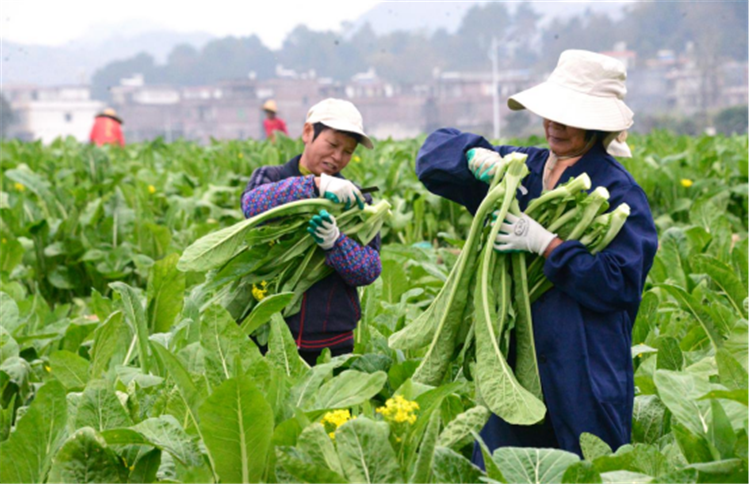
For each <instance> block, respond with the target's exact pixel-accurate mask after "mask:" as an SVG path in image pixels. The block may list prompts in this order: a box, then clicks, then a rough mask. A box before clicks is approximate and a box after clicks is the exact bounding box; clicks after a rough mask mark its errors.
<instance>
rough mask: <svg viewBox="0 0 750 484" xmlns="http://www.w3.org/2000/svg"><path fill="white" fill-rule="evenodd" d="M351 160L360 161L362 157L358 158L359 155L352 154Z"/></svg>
mask: <svg viewBox="0 0 750 484" xmlns="http://www.w3.org/2000/svg"><path fill="white" fill-rule="evenodd" d="M352 161H353V162H354V163H359V162H360V161H362V158H360V157H359V155H354V156H352Z"/></svg>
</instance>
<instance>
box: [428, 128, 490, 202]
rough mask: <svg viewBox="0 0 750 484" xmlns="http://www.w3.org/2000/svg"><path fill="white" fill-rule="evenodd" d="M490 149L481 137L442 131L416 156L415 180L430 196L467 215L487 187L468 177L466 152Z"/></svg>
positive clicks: (470, 176)
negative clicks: (460, 208)
mask: <svg viewBox="0 0 750 484" xmlns="http://www.w3.org/2000/svg"><path fill="white" fill-rule="evenodd" d="M472 148H487V149H493V146H492V145H491V144H490V143H489V142H488V141H487V140H485V139H484V138H482V137H481V136H478V135H475V134H471V133H462V132H461V131H459V130H457V129H454V128H442V129H439V130H437V131H435V132H433V133H432V134H430V135H429V136H428V137H427V139H426V140H425V142H424V144H423V145H422V147H421V148H420V149H419V152H418V153H417V169H416V171H417V177H418V178H419V181H421V182H422V183H423V184H424V186H425V187H426V188H427V189H428V190H429V191H430V192H432V193H434V194H436V195H440V196H441V197H444V198H447V199H448V200H452V201H454V202H456V203H460V204H461V205H463V206H464V207H466V208H467V209H468V210H469V211H470V212H471V213H474V212H476V210H477V208H479V204H480V203H482V199H484V197H485V195H487V185H486V184H485V183H483V182H481V181H479V180H477V179H476V178H474V175H472V173H471V171H469V167H468V165H467V164H466V152H467V151H469V150H470V149H472Z"/></svg>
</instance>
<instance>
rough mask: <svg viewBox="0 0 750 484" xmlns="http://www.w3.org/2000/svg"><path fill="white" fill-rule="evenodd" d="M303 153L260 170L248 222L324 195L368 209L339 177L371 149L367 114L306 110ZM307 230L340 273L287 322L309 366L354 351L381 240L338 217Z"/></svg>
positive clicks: (329, 107) (366, 199) (247, 204)
mask: <svg viewBox="0 0 750 484" xmlns="http://www.w3.org/2000/svg"><path fill="white" fill-rule="evenodd" d="M302 141H303V142H304V143H305V149H304V151H303V152H302V154H301V155H298V156H295V157H294V158H292V159H291V160H289V161H288V162H287V163H285V164H283V165H278V166H263V167H260V168H258V169H256V170H255V171H254V172H253V174H252V176H251V178H250V182H249V183H248V184H247V188H245V191H244V192H243V193H242V198H241V203H242V211H243V213H244V214H245V217H247V218H250V217H253V216H255V215H257V214H259V213H262V212H265V211H267V210H270V209H272V208H274V207H277V206H279V205H283V204H285V203H290V202H294V201H296V200H301V199H305V198H317V197H325V198H328V199H329V200H332V201H334V202H336V203H341V204H343V205H344V206H345V208H349V207H353V206H355V205H356V206H359V208H364V204H365V203H370V202H371V201H372V198H371V197H370V196H369V195H363V194H362V193H361V192H360V190H359V188H358V187H357V186H356V185H355V184H354V183H352V182H350V181H349V180H346V179H345V178H344V177H343V176H341V173H340V172H341V170H343V169H344V168H345V167H346V165H348V164H349V160H351V157H352V154H353V153H354V150H355V149H356V147H357V145H358V144H362V145H364V146H365V147H366V148H369V149H372V141H370V138H369V137H368V136H367V135H366V134H365V132H364V128H363V125H362V115H361V114H360V113H359V111H358V110H357V108H356V107H355V106H354V104H352V103H350V102H349V101H344V100H341V99H326V100H324V101H321V102H319V103H318V104H316V105H315V106H313V107H312V108H310V111H308V113H307V119H306V120H305V126H304V128H303V130H302ZM309 232H310V233H311V235H312V237H313V238H314V239H315V241H316V242H317V243H318V245H319V246H320V247H321V248H322V249H323V250H324V251H325V254H326V264H327V265H328V266H330V267H332V268H333V269H334V273H333V274H331V275H330V276H328V277H326V278H325V279H323V280H321V281H319V282H317V283H316V284H315V285H313V286H312V287H311V288H310V289H308V291H307V292H306V293H305V294H304V296H303V298H302V307H301V309H300V311H299V312H298V313H297V314H295V315H293V316H290V317H289V318H287V324H288V325H289V328H290V329H291V331H292V334H293V335H294V338H295V340H296V342H297V348H298V349H299V353H300V356H302V358H304V359H305V360H306V361H307V362H308V363H310V364H311V365H314V364H315V361H316V359H317V357H318V355H320V353H321V351H322V350H323V349H324V348H330V349H331V354H332V355H333V356H336V355H339V354H344V353H350V352H351V351H352V349H353V331H354V329H355V328H356V326H357V321H359V316H360V305H359V296H358V294H357V289H356V288H357V286H366V285H369V284H371V283H372V282H374V281H375V279H377V278H378V276H379V275H380V271H381V264H380V254H379V251H380V235H378V236H376V237H375V239H373V241H372V242H370V243H369V244H368V245H366V246H362V245H360V244H359V243H358V242H355V241H354V240H353V239H351V238H349V237H347V236H346V235H344V234H342V233H340V231H339V229H338V227H337V226H336V219H335V218H334V217H333V215H331V214H329V213H327V212H325V213H321V214H320V215H319V216H315V217H313V220H311V223H310V228H309Z"/></svg>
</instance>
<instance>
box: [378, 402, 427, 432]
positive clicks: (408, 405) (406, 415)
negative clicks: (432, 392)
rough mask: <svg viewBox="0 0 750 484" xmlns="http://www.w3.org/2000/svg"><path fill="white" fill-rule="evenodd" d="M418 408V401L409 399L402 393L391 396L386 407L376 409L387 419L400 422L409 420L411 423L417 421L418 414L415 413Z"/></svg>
mask: <svg viewBox="0 0 750 484" xmlns="http://www.w3.org/2000/svg"><path fill="white" fill-rule="evenodd" d="M417 410H419V404H418V403H417V402H413V401H411V400H407V399H405V398H404V397H403V396H401V395H396V396H395V397H393V398H389V399H388V400H386V402H385V407H378V408H377V409H375V411H376V412H377V413H379V414H381V415H382V416H383V417H384V418H385V419H386V420H389V421H391V422H395V423H399V424H400V423H404V422H407V423H408V424H409V425H411V424H413V423H414V422H416V421H417V416H416V414H415V413H414V412H415V411H417Z"/></svg>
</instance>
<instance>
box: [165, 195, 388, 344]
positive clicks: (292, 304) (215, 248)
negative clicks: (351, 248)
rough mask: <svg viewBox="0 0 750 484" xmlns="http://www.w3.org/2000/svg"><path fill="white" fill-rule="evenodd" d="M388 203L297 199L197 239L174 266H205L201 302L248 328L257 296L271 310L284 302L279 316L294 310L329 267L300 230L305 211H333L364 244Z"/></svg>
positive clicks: (379, 224) (190, 268)
mask: <svg viewBox="0 0 750 484" xmlns="http://www.w3.org/2000/svg"><path fill="white" fill-rule="evenodd" d="M389 209H390V204H389V203H388V202H387V201H384V200H383V201H380V202H378V203H376V204H374V205H368V206H366V207H365V208H364V209H361V210H360V209H359V208H358V207H356V206H355V207H354V208H351V209H349V210H344V206H343V205H341V204H337V203H334V202H332V201H330V200H326V199H321V198H317V199H305V200H298V201H296V202H292V203H288V204H285V205H281V206H278V207H275V208H273V209H271V210H268V211H267V212H263V213H261V214H259V215H256V216H255V217H251V218H249V219H247V220H243V221H242V222H238V223H236V224H234V225H232V226H231V227H227V228H225V229H222V230H219V231H216V232H213V233H210V234H208V235H206V236H204V237H202V238H200V239H198V240H197V241H195V242H194V243H193V244H192V245H190V246H189V247H188V248H187V249H185V251H184V252H183V254H182V257H180V260H179V262H178V264H177V268H178V269H179V270H181V271H197V272H208V274H207V277H206V283H205V285H204V287H203V290H204V291H205V293H207V294H210V297H209V298H208V300H206V301H205V303H204V304H203V306H208V305H210V304H212V303H214V302H218V303H220V304H222V305H223V306H224V307H225V308H227V310H229V312H230V313H231V314H232V316H234V317H235V319H236V320H237V321H241V322H242V326H241V327H242V329H243V330H244V331H246V332H247V333H250V332H252V331H253V330H254V329H255V328H256V327H257V326H258V324H256V323H258V322H261V320H260V319H258V320H256V321H251V320H249V316H250V315H251V312H252V311H253V309H254V308H255V307H256V306H259V304H260V303H261V300H264V301H263V302H264V303H270V302H271V301H270V300H275V301H276V304H275V305H273V306H275V307H278V309H276V310H279V309H282V308H285V309H284V316H290V315H292V314H295V313H296V312H298V311H299V308H300V304H301V299H302V294H303V293H304V292H305V291H306V290H307V289H309V288H310V287H311V286H312V285H313V284H315V283H316V282H318V281H319V280H321V279H323V278H324V277H326V276H328V275H329V274H331V272H332V271H333V269H331V268H330V267H329V266H327V265H326V264H325V253H324V252H323V250H322V249H320V248H319V247H318V245H317V244H316V243H315V240H314V239H313V238H312V237H311V236H310V234H309V233H308V232H307V230H306V228H307V224H308V221H309V220H310V218H311V217H313V216H314V215H316V214H318V213H319V212H320V211H321V210H326V211H328V212H329V213H331V214H332V215H334V216H335V217H336V222H337V225H338V227H339V230H340V231H341V233H343V234H346V235H348V236H350V237H353V238H354V239H355V240H358V241H359V242H360V243H362V244H367V243H369V242H370V241H371V240H372V239H373V238H375V236H376V235H377V233H378V231H380V228H381V227H382V225H383V222H384V221H385V219H386V217H387V216H388V214H389ZM267 296H268V297H267ZM279 303H280V304H279ZM261 319H262V318H261Z"/></svg>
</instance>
